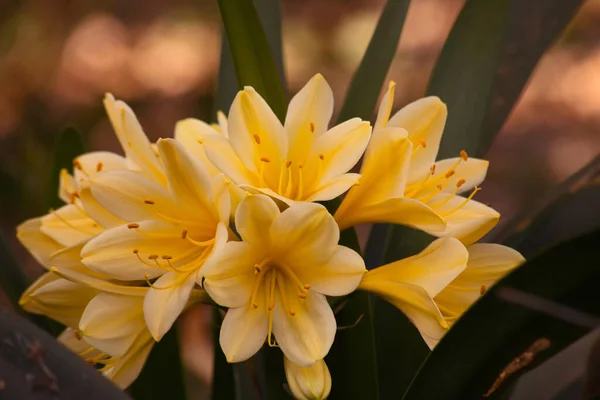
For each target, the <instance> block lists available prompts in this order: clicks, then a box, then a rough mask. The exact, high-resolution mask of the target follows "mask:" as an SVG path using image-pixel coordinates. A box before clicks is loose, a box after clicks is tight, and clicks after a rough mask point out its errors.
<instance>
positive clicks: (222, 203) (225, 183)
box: [211, 173, 241, 225]
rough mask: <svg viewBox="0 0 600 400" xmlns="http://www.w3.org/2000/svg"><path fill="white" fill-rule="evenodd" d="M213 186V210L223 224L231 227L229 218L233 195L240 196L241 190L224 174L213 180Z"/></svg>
mask: <svg viewBox="0 0 600 400" xmlns="http://www.w3.org/2000/svg"><path fill="white" fill-rule="evenodd" d="M211 185H212V191H211V195H212V196H211V197H212V208H213V209H214V214H215V217H216V218H217V219H218V220H219V221H220V222H221V223H224V224H227V225H229V217H230V216H231V213H232V210H231V206H232V198H231V197H232V196H231V193H234V195H239V194H238V193H239V192H238V190H241V189H239V188H238V187H237V185H236V184H235V183H232V182H231V181H230V180H229V179H227V178H226V177H225V175H224V174H222V173H219V174H218V175H216V176H215V177H214V178H213V179H212V184H211Z"/></svg>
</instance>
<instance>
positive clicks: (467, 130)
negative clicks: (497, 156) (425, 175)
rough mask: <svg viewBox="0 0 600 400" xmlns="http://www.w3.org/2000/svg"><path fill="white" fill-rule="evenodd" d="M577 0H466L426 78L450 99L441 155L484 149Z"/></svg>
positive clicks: (433, 88)
mask: <svg viewBox="0 0 600 400" xmlns="http://www.w3.org/2000/svg"><path fill="white" fill-rule="evenodd" d="M580 3H581V0H568V1H564V0H548V1H512V2H511V1H510V0H485V1H483V0H469V1H467V3H466V4H465V6H464V7H463V9H462V11H461V12H460V14H459V16H458V18H457V20H456V22H455V24H454V26H453V27H452V30H451V32H450V35H449V36H448V39H447V40H446V43H445V44H444V48H443V49H442V53H441V55H440V57H439V59H438V62H437V64H436V66H435V70H434V72H433V75H432V77H431V80H430V82H429V88H428V90H427V92H428V94H431V95H436V96H439V97H440V98H441V99H442V100H443V101H444V102H446V103H447V104H448V122H447V124H446V129H445V133H444V137H443V141H442V147H441V148H440V152H439V157H440V158H447V157H455V156H456V155H457V154H458V153H459V151H460V150H461V149H465V150H466V151H467V152H468V153H469V154H472V155H475V156H481V155H483V154H485V152H486V151H487V149H488V147H489V145H490V144H491V143H492V140H493V138H494V137H495V136H496V134H497V133H498V131H499V129H500V128H501V127H502V125H503V124H504V121H505V120H506V117H507V116H508V113H509V112H510V110H511V109H512V107H513V105H514V103H515V101H516V100H517V98H518V97H519V95H520V93H521V91H522V90H523V87H524V85H525V83H527V80H528V79H529V76H530V74H531V72H532V70H533V68H534V67H535V65H536V64H537V61H538V60H539V58H540V57H541V55H542V54H543V53H544V51H545V50H546V48H547V47H548V46H549V45H550V44H551V43H552V42H553V41H554V40H555V38H556V37H557V36H558V34H559V33H560V32H561V31H562V30H563V28H564V27H565V25H566V24H567V23H568V22H569V21H570V19H571V17H572V16H573V14H574V12H575V11H576V10H577V8H578V6H579V5H580Z"/></svg>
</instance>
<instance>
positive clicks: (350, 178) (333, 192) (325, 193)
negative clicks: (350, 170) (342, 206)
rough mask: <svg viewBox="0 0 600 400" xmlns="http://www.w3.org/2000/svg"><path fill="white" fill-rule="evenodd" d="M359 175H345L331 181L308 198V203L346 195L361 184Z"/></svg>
mask: <svg viewBox="0 0 600 400" xmlns="http://www.w3.org/2000/svg"><path fill="white" fill-rule="evenodd" d="M360 178H361V176H360V175H359V174H344V175H341V176H338V177H337V178H334V179H331V180H330V181H329V182H328V183H327V184H325V185H323V186H321V187H319V188H317V189H316V190H315V191H314V192H313V193H311V194H310V195H308V196H307V197H306V199H305V200H306V201H327V200H332V199H335V198H336V197H338V196H340V195H342V194H344V193H345V192H346V191H347V190H348V189H350V188H351V187H352V186H354V185H357V184H359V182H360Z"/></svg>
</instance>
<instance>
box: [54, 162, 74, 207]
mask: <svg viewBox="0 0 600 400" xmlns="http://www.w3.org/2000/svg"><path fill="white" fill-rule="evenodd" d="M59 180H60V182H59V184H58V197H60V199H61V200H62V201H64V202H65V203H70V202H71V201H72V200H73V197H72V196H73V193H75V192H76V191H77V183H75V178H73V176H72V175H71V174H70V173H69V171H67V169H66V168H63V169H61V170H60V175H59Z"/></svg>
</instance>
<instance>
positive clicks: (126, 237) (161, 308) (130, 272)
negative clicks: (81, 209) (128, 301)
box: [81, 139, 230, 340]
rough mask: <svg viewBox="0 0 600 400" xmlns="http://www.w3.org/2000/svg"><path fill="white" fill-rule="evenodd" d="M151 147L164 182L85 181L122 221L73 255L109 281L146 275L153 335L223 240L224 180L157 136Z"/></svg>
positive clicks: (132, 175) (132, 177)
mask: <svg viewBox="0 0 600 400" xmlns="http://www.w3.org/2000/svg"><path fill="white" fill-rule="evenodd" d="M157 150H158V156H159V157H160V160H161V163H162V165H163V166H164V171H165V177H166V179H167V182H168V188H165V187H163V186H161V185H159V184H158V183H156V182H154V181H152V180H150V179H147V178H146V177H145V176H144V175H143V174H141V173H139V172H135V171H124V170H122V171H108V172H104V173H101V174H97V175H95V176H93V177H92V178H91V179H90V187H91V192H92V195H93V196H94V198H95V199H96V200H97V201H98V203H99V204H101V205H102V206H103V207H104V208H105V209H107V210H109V211H110V212H111V213H113V214H114V215H116V216H118V217H119V218H122V219H123V220H125V221H129V222H128V223H127V224H126V225H120V226H117V227H115V228H112V229H108V230H105V231H104V232H102V233H101V234H100V235H98V236H96V237H95V238H93V239H92V240H90V241H89V242H88V243H87V244H86V245H85V246H84V247H83V249H82V251H81V257H82V262H83V263H84V264H85V265H86V266H87V267H89V268H91V269H93V270H95V271H98V272H100V273H103V274H106V275H107V276H110V277H112V278H113V279H118V280H122V281H144V280H146V281H147V283H148V284H149V285H150V286H151V288H150V290H149V291H148V294H147V295H146V297H145V301H144V310H145V316H146V322H147V324H148V328H149V330H150V332H151V333H152V336H153V337H154V338H155V339H156V340H160V338H161V337H162V336H163V335H164V334H165V333H166V332H167V331H168V330H169V329H170V327H171V326H172V324H173V322H174V321H175V319H176V318H177V317H178V316H179V314H180V313H181V311H182V310H183V307H184V306H185V304H186V302H187V300H188V297H189V294H190V291H191V290H192V288H193V287H194V285H195V283H196V278H197V272H198V270H199V269H200V268H201V267H202V265H203V264H204V262H205V261H206V260H208V259H209V258H210V256H211V254H212V251H213V248H214V247H215V246H217V245H219V243H221V242H226V241H227V240H228V237H229V232H228V224H229V213H230V203H229V194H228V191H227V183H226V182H225V181H224V180H223V179H221V176H217V177H216V178H215V179H214V180H211V178H210V176H209V175H208V173H207V172H206V170H205V169H204V167H203V165H202V164H201V163H199V162H197V161H196V160H195V159H194V158H193V157H192V156H191V155H190V154H189V153H188V152H187V151H186V150H185V149H184V148H183V146H182V145H181V144H180V143H178V142H177V141H175V140H173V139H161V140H159V142H158V144H157ZM156 278H158V279H156ZM154 279H156V281H154V282H151V280H154Z"/></svg>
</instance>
